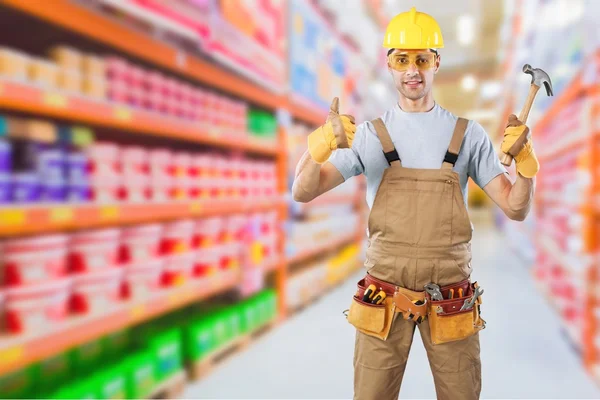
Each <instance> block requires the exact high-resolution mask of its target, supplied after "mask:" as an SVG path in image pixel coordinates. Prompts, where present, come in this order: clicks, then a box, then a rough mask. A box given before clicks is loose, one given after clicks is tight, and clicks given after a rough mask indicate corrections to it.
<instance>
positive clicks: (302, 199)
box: [293, 192, 308, 203]
mask: <svg viewBox="0 0 600 400" xmlns="http://www.w3.org/2000/svg"><path fill="white" fill-rule="evenodd" d="M293 198H294V201H295V202H297V203H307V202H308V200H306V198H305V197H304V196H302V195H301V194H300V193H296V192H294V193H293Z"/></svg>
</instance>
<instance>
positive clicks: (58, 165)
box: [37, 147, 66, 180]
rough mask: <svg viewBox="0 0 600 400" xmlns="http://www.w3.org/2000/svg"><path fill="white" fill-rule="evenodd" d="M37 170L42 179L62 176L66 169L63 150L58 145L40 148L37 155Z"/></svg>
mask: <svg viewBox="0 0 600 400" xmlns="http://www.w3.org/2000/svg"><path fill="white" fill-rule="evenodd" d="M37 161H38V172H39V173H40V175H41V176H43V177H44V180H46V179H50V180H54V179H58V178H62V177H64V174H65V170H66V157H65V153H64V151H63V150H61V149H60V148H58V147H48V148H42V149H40V154H39V156H38V160H37Z"/></svg>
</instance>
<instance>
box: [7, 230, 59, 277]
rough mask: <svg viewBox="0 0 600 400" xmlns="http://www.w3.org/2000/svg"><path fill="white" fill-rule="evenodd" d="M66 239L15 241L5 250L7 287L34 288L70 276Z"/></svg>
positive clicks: (10, 242) (38, 238)
mask: <svg viewBox="0 0 600 400" xmlns="http://www.w3.org/2000/svg"><path fill="white" fill-rule="evenodd" d="M67 242H68V236H66V235H46V236H38V237H33V238H27V239H12V240H9V241H6V242H5V243H4V244H3V246H2V253H3V254H2V264H3V268H2V272H3V274H2V279H3V283H4V285H7V286H14V285H31V284H38V283H43V282H48V281H52V280H55V279H59V278H62V277H64V276H65V275H66V273H67Z"/></svg>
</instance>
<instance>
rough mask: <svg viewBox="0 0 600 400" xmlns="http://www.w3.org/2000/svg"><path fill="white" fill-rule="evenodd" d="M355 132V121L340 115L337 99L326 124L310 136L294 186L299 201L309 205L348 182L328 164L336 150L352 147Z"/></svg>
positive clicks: (347, 116) (294, 193) (293, 191)
mask: <svg viewBox="0 0 600 400" xmlns="http://www.w3.org/2000/svg"><path fill="white" fill-rule="evenodd" d="M355 132H356V126H355V124H354V118H353V117H352V116H349V115H340V114H339V100H338V98H337V97H336V98H335V99H333V102H332V103H331V109H330V111H329V115H328V117H327V121H326V123H325V124H324V125H322V126H320V127H319V128H317V129H316V130H315V131H314V132H312V133H311V134H310V135H309V136H308V150H307V151H306V152H304V154H303V155H302V158H301V159H300V161H298V165H297V166H296V173H295V177H294V183H293V185H292V194H293V196H294V200H295V201H298V202H302V203H306V202H309V201H311V200H313V199H314V198H315V197H318V196H320V195H321V194H323V193H325V192H327V191H329V190H331V189H333V188H335V187H336V186H338V185H340V184H342V183H343V182H344V177H343V175H342V174H341V173H340V172H339V171H338V169H337V168H336V167H335V166H333V164H331V163H330V162H327V160H328V159H329V156H331V154H332V152H333V151H334V150H336V149H348V148H350V147H352V142H353V140H354V134H355Z"/></svg>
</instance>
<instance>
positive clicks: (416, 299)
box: [344, 274, 485, 344]
mask: <svg viewBox="0 0 600 400" xmlns="http://www.w3.org/2000/svg"><path fill="white" fill-rule="evenodd" d="M370 285H374V286H375V287H376V288H377V291H380V290H383V291H384V292H385V293H386V295H387V296H386V298H385V300H384V301H383V302H382V303H381V304H371V303H368V302H365V301H363V296H364V293H365V291H366V290H367V288H368V287H369V286H370ZM477 287H478V285H477V282H475V283H471V282H470V280H469V279H465V280H463V281H460V282H457V283H454V284H452V285H448V286H443V287H441V288H440V292H441V294H442V296H443V298H444V299H443V300H433V299H432V298H431V295H430V294H429V293H427V292H425V291H422V292H417V291H414V290H409V289H406V288H403V287H400V286H398V285H394V284H392V283H389V282H385V281H382V280H379V279H377V278H375V277H373V276H371V275H369V274H367V275H366V276H365V277H364V278H363V279H361V280H360V281H359V282H358V284H357V290H356V293H355V294H354V296H353V298H352V303H351V304H350V309H349V310H346V311H345V312H344V314H345V315H346V317H347V319H348V322H349V323H350V324H352V325H353V326H354V327H355V328H356V329H358V330H359V331H361V332H363V333H365V334H367V335H370V336H374V337H377V338H379V339H382V340H386V339H387V337H388V335H389V333H390V330H391V327H392V324H393V321H394V317H395V315H396V313H400V314H401V315H402V317H403V318H404V319H406V320H412V321H414V322H416V323H422V322H423V321H425V320H426V319H429V325H430V331H431V340H432V343H433V344H441V343H446V342H451V341H456V340H462V339H465V338H467V337H469V336H471V335H473V334H475V333H477V332H478V331H479V330H481V329H484V328H485V321H484V320H483V319H481V317H480V305H481V296H479V297H477V299H476V301H475V302H474V304H473V306H471V307H469V308H466V309H464V310H461V308H462V307H463V304H464V303H465V301H466V300H469V299H471V298H472V297H473V294H474V292H475V289H476V288H477ZM451 291H452V293H455V294H456V297H453V298H449V297H450V296H449V294H450V293H451ZM458 293H461V294H462V295H460V296H459V295H458Z"/></svg>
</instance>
